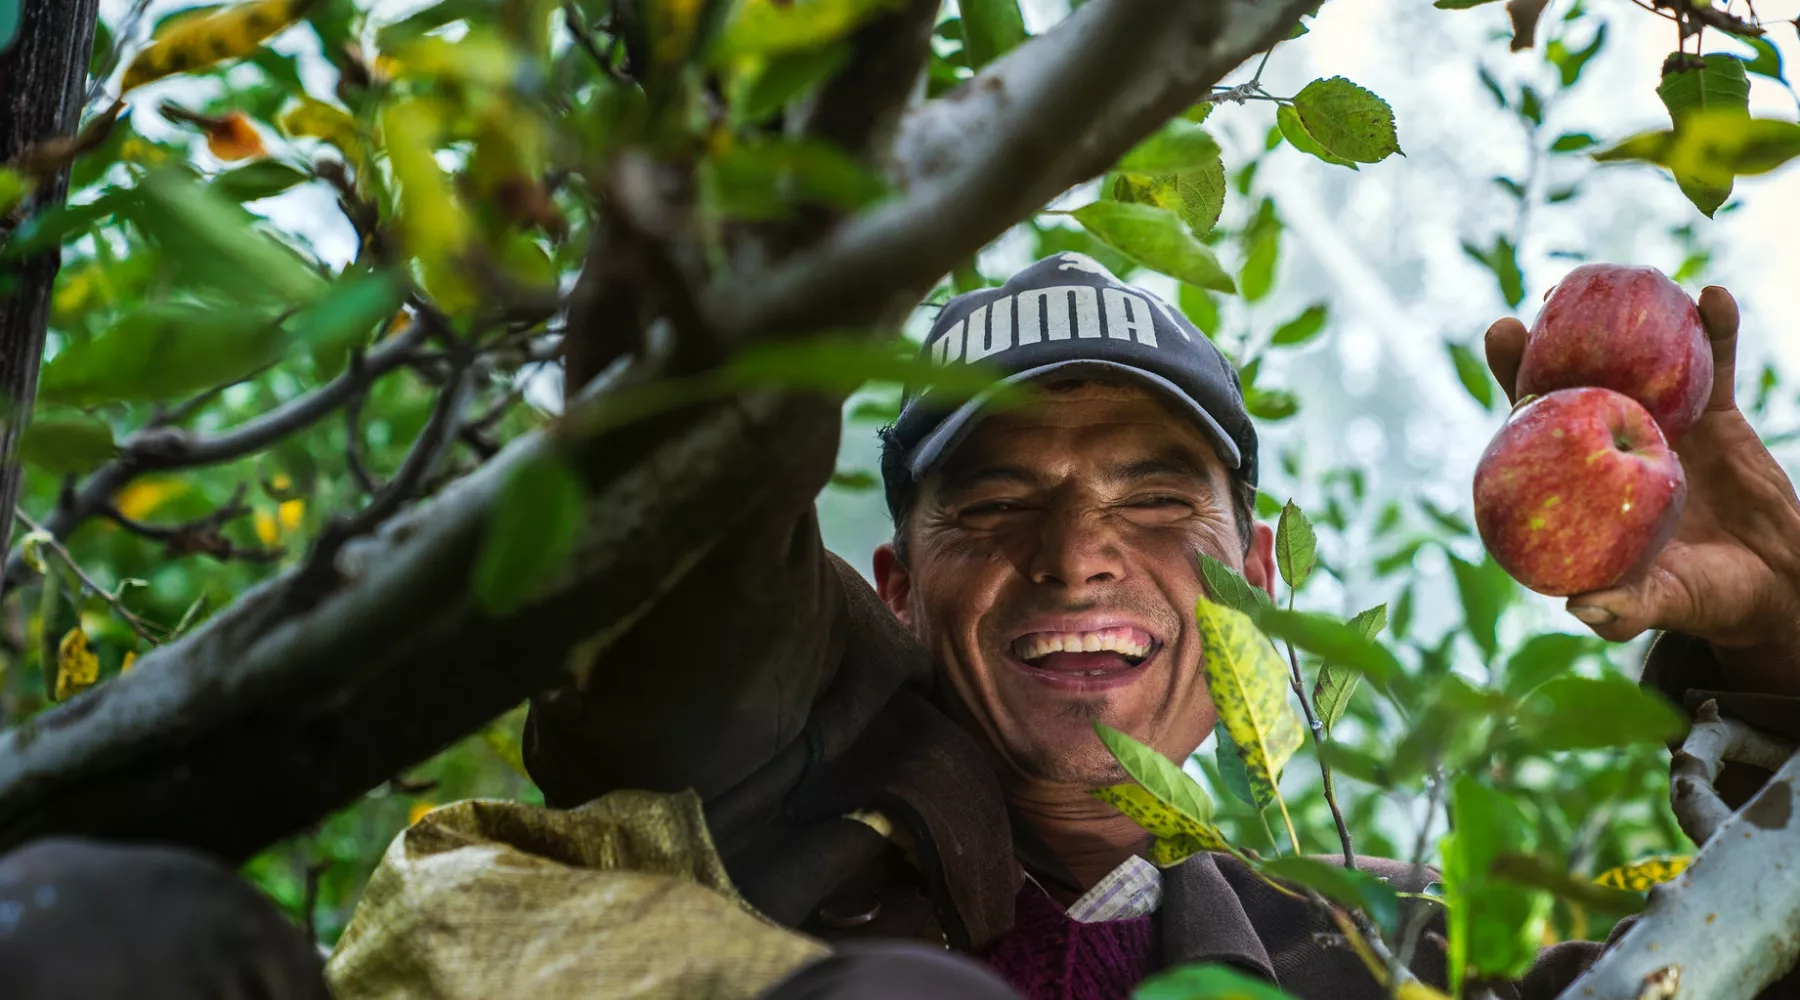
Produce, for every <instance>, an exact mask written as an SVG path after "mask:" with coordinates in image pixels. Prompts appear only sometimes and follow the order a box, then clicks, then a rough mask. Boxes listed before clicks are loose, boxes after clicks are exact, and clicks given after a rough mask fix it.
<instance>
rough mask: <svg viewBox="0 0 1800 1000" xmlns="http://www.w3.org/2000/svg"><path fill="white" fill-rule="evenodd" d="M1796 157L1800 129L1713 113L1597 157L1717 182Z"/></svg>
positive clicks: (1636, 138) (1638, 137)
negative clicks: (1649, 165)
mask: <svg viewBox="0 0 1800 1000" xmlns="http://www.w3.org/2000/svg"><path fill="white" fill-rule="evenodd" d="M1796 156H1800V125H1796V124H1794V123H1793V122H1784V121H1777V120H1775V119H1772V118H1744V117H1742V116H1740V115H1738V114H1737V113H1736V112H1733V111H1724V112H1710V111H1709V112H1693V113H1691V114H1690V115H1689V117H1688V118H1687V119H1686V120H1685V121H1683V122H1682V125H1681V127H1680V128H1679V129H1676V130H1671V131H1666V132H1644V133H1641V134H1639V135H1635V136H1632V137H1631V138H1629V139H1626V140H1624V141H1623V142H1620V143H1619V144H1617V145H1615V146H1613V147H1611V148H1610V149H1605V150H1602V151H1600V152H1598V153H1595V154H1594V159H1595V160H1597V161H1599V162H1602V163H1614V162H1619V161H1625V160H1645V161H1648V162H1650V163H1655V164H1658V165H1660V166H1665V167H1668V168H1670V170H1672V171H1676V172H1678V173H1679V172H1682V171H1686V172H1691V173H1693V174H1695V175H1696V176H1698V177H1700V179H1701V180H1705V181H1708V182H1713V181H1719V180H1729V179H1730V178H1731V177H1733V176H1736V175H1742V174H1765V173H1768V172H1769V171H1771V170H1774V169H1775V168H1776V167H1779V166H1781V165H1782V164H1784V163H1786V162H1787V161H1789V160H1791V159H1793V158H1794V157H1796Z"/></svg>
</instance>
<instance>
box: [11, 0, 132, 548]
mask: <svg viewBox="0 0 1800 1000" xmlns="http://www.w3.org/2000/svg"><path fill="white" fill-rule="evenodd" d="M97 8H98V3H97V0H61V2H57V3H27V4H25V5H23V6H22V7H18V8H17V13H16V16H17V17H18V18H19V23H18V31H17V35H16V38H15V40H14V42H13V45H12V47H11V48H9V49H6V50H4V51H0V163H9V162H13V161H19V160H21V159H30V158H31V157H32V155H35V154H34V151H41V150H43V149H44V144H45V143H46V142H47V141H50V140H55V139H58V138H60V137H66V136H69V135H71V134H72V133H73V132H74V131H75V126H76V125H77V124H78V122H79V119H80V115H81V107H82V103H83V100H82V98H83V88H82V84H83V82H84V81H85V80H86V78H87V67H88V55H89V50H90V49H91V48H92V47H93V44H94V42H93V39H94V17H95V13H96V10H97ZM112 114H113V115H114V116H116V115H117V111H116V109H115V110H114V111H113V112H112ZM28 154H31V155H28ZM21 165H22V166H24V167H25V169H26V172H27V173H32V174H38V169H37V168H36V167H35V166H34V165H32V164H30V163H22V164H21ZM36 181H37V188H36V192H35V193H34V195H33V196H32V198H31V204H33V205H37V206H44V205H60V204H62V202H63V200H64V199H65V198H66V197H67V196H68V182H69V169H68V162H67V161H66V160H64V161H63V162H60V163H55V164H54V165H46V167H45V170H44V172H43V173H42V174H41V175H39V176H37V177H36ZM6 229H7V223H6V220H5V219H4V218H0V237H3V236H4V235H5V233H6ZM61 265H62V255H61V252H60V251H57V250H50V251H45V252H43V253H39V254H35V255H33V256H31V257H28V258H26V259H25V260H23V261H19V262H17V263H15V264H9V265H8V267H7V270H8V271H9V272H10V276H11V277H12V279H13V280H12V282H10V284H11V287H10V288H9V289H8V290H7V292H6V294H5V295H3V296H0V409H3V410H4V411H5V412H6V419H5V420H4V421H0V511H10V510H12V509H13V506H14V504H15V503H17V501H18V496H19V480H20V477H21V476H22V475H23V471H24V470H23V469H22V468H21V467H20V466H19V464H18V463H17V462H16V461H15V460H14V458H15V455H16V454H17V448H18V443H19V435H20V434H21V433H23V431H24V429H25V424H26V421H27V420H28V419H29V418H30V415H31V404H32V400H33V399H34V397H36V395H37V380H38V366H39V365H40V364H42V363H43V359H44V330H45V327H46V325H47V324H48V323H49V320H50V289H51V285H52V284H53V283H54V282H55V280H56V272H57V270H58V268H60V267H61ZM12 523H13V519H12V518H10V517H7V518H0V549H3V548H7V547H9V546H10V544H11V541H12Z"/></svg>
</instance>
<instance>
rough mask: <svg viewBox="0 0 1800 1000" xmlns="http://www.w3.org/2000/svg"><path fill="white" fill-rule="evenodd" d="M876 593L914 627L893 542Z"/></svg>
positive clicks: (878, 550)
mask: <svg viewBox="0 0 1800 1000" xmlns="http://www.w3.org/2000/svg"><path fill="white" fill-rule="evenodd" d="M1271 537H1272V536H1271ZM1271 551H1273V550H1271ZM875 592H876V593H878V594H880V595H881V603H883V604H885V605H887V606H888V610H889V611H892V612H893V613H894V617H895V618H898V619H900V624H902V625H906V626H911V625H912V574H911V573H908V572H907V570H906V564H905V563H903V562H901V561H900V556H899V555H898V554H897V553H895V552H894V546H893V543H891V542H882V543H881V544H880V545H877V546H875Z"/></svg>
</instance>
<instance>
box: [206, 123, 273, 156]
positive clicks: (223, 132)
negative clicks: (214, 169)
mask: <svg viewBox="0 0 1800 1000" xmlns="http://www.w3.org/2000/svg"><path fill="white" fill-rule="evenodd" d="M206 148H207V149H208V150H210V151H211V152H212V155H214V156H216V157H218V158H219V159H221V160H226V161H231V160H248V159H250V158H252V157H262V156H268V155H269V151H268V150H267V149H265V148H264V147H263V141H262V136H260V135H258V134H257V132H256V126H254V125H252V124H250V119H248V118H246V117H244V115H243V113H242V112H240V111H233V112H232V113H231V114H228V115H226V116H225V117H223V118H221V119H219V120H218V122H217V123H216V124H214V125H210V126H208V127H207V129H206Z"/></svg>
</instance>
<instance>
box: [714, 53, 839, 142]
mask: <svg viewBox="0 0 1800 1000" xmlns="http://www.w3.org/2000/svg"><path fill="white" fill-rule="evenodd" d="M849 60H850V45H849V43H847V42H839V43H837V44H835V45H827V46H825V47H824V48H819V49H808V50H804V51H800V52H790V53H786V54H784V55H779V56H776V57H774V58H773V59H770V60H768V61H767V62H766V63H765V64H764V65H763V66H762V67H761V68H760V69H759V70H757V71H755V72H753V73H743V74H739V75H738V76H737V77H736V78H734V79H733V80H732V88H731V114H732V120H733V121H734V122H736V123H737V124H738V125H759V124H761V123H763V122H765V121H767V120H768V119H769V118H771V117H773V116H774V115H775V113H776V112H778V111H780V110H781V109H782V108H784V107H786V106H787V105H788V103H789V102H790V101H792V100H794V99H795V98H797V97H799V96H800V95H802V94H805V93H807V92H809V91H811V90H812V89H813V88H814V87H816V86H818V85H819V84H820V83H823V82H824V81H825V80H826V79H828V78H830V77H831V75H832V74H834V73H836V72H837V71H838V70H840V69H842V68H843V67H844V64H845V63H847V62H849Z"/></svg>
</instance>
